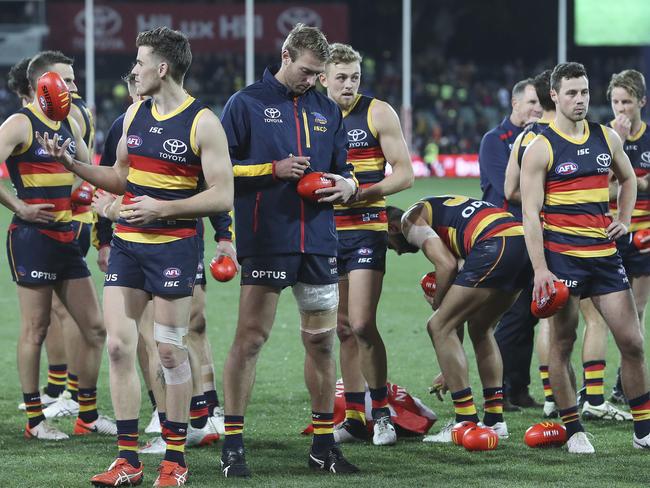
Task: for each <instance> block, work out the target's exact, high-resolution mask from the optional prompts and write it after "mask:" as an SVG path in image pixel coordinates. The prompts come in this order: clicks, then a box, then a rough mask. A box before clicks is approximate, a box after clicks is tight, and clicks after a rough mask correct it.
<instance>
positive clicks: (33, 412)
mask: <svg viewBox="0 0 650 488" xmlns="http://www.w3.org/2000/svg"><path fill="white" fill-rule="evenodd" d="M23 401H24V402H25V413H27V422H28V423H29V428H30V429H33V428H34V427H36V426H37V425H38V424H40V423H41V422H42V421H43V420H45V415H43V405H42V404H41V394H40V393H39V392H36V393H23Z"/></svg>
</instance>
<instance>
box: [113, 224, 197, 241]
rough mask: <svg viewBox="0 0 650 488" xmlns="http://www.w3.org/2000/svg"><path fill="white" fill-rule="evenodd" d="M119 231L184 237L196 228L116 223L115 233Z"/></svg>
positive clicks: (190, 234)
mask: <svg viewBox="0 0 650 488" xmlns="http://www.w3.org/2000/svg"><path fill="white" fill-rule="evenodd" d="M119 232H125V233H126V232H134V233H137V234H156V235H162V236H173V237H179V238H181V239H184V238H186V237H193V236H195V235H196V228H191V229H174V228H171V229H170V228H164V227H162V228H161V227H129V226H127V225H124V224H117V225H116V226H115V233H116V234H117V233H119Z"/></svg>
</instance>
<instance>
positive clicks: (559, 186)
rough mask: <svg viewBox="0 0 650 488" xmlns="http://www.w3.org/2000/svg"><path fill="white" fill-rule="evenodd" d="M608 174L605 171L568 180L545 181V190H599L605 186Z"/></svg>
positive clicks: (551, 191) (553, 191)
mask: <svg viewBox="0 0 650 488" xmlns="http://www.w3.org/2000/svg"><path fill="white" fill-rule="evenodd" d="M608 178H609V176H608V175H607V173H605V174H602V175H596V176H584V177H582V178H572V179H570V180H559V181H552V180H551V181H547V182H546V192H547V193H555V192H558V191H571V190H601V189H603V188H607V185H608Z"/></svg>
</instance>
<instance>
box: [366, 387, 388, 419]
mask: <svg viewBox="0 0 650 488" xmlns="http://www.w3.org/2000/svg"><path fill="white" fill-rule="evenodd" d="M370 399H371V400H372V418H373V419H378V418H380V417H385V416H386V415H390V410H389V409H388V387H387V386H386V385H384V386H382V387H381V388H370Z"/></svg>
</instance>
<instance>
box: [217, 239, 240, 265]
mask: <svg viewBox="0 0 650 488" xmlns="http://www.w3.org/2000/svg"><path fill="white" fill-rule="evenodd" d="M220 256H228V257H229V258H230V259H232V260H233V262H234V263H235V266H237V271H238V272H239V262H237V250H236V249H235V246H233V244H232V242H231V241H219V242H217V251H216V252H215V253H214V257H215V259H218V258H219V257H220Z"/></svg>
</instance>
